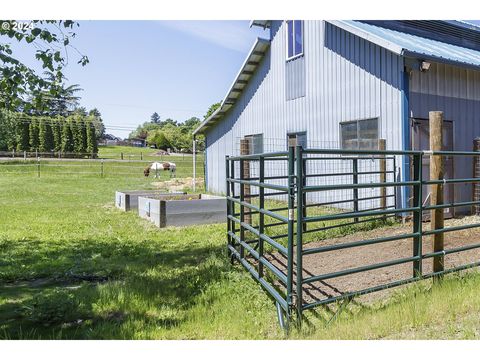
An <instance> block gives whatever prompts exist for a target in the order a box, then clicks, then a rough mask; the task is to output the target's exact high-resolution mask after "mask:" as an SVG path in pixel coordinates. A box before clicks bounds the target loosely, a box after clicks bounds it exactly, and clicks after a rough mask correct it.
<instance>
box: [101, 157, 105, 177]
mask: <svg viewBox="0 0 480 360" xmlns="http://www.w3.org/2000/svg"><path fill="white" fill-rule="evenodd" d="M100 169H101V173H100V176H101V177H102V178H103V176H104V168H103V159H102V160H101V161H100Z"/></svg>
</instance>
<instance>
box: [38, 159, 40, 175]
mask: <svg viewBox="0 0 480 360" xmlns="http://www.w3.org/2000/svg"><path fill="white" fill-rule="evenodd" d="M37 177H40V158H39V157H38V156H37Z"/></svg>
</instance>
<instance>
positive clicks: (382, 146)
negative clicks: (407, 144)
mask: <svg viewBox="0 0 480 360" xmlns="http://www.w3.org/2000/svg"><path fill="white" fill-rule="evenodd" d="M378 150H381V151H385V150H386V141H385V139H378ZM379 167H380V169H379V170H380V183H385V182H386V180H387V160H386V158H385V155H380V160H379ZM380 207H381V208H382V210H386V209H387V188H386V187H381V188H380ZM386 219H387V215H384V216H383V220H386Z"/></svg>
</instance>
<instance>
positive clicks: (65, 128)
mask: <svg viewBox="0 0 480 360" xmlns="http://www.w3.org/2000/svg"><path fill="white" fill-rule="evenodd" d="M5 116H7V117H8V120H9V121H5V123H4V124H0V125H6V126H7V127H9V128H10V129H9V131H8V133H9V134H5V135H7V136H8V139H7V140H8V141H6V142H5V146H4V147H7V149H5V150H10V151H11V150H16V151H39V152H51V151H55V152H58V151H61V152H62V153H75V154H81V153H89V154H96V153H97V152H98V141H97V134H96V128H95V125H96V122H98V119H97V118H96V117H95V116H83V115H72V116H69V117H66V118H65V117H60V116H57V117H54V118H53V117H36V116H25V115H24V114H15V113H10V114H5V113H4V114H3V117H4V118H5ZM0 117H2V114H0ZM0 123H1V121H0ZM4 130H5V128H4ZM0 135H1V134H0ZM0 137H1V136H0ZM0 143H1V141H0ZM0 145H1V144H0ZM0 150H1V149H0Z"/></svg>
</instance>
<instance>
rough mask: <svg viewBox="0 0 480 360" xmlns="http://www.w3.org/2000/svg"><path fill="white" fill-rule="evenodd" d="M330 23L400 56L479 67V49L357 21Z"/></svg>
mask: <svg viewBox="0 0 480 360" xmlns="http://www.w3.org/2000/svg"><path fill="white" fill-rule="evenodd" d="M329 22H330V23H332V24H333V25H335V26H338V27H340V28H343V29H344V30H346V31H348V32H351V33H354V34H355V35H357V36H360V37H362V38H364V39H366V40H368V41H371V42H373V43H376V44H377V45H379V46H382V47H385V48H387V49H389V50H390V51H393V52H394V53H397V54H399V55H403V56H411V57H417V58H422V59H425V60H427V59H429V60H434V61H438V62H445V63H454V64H458V65H464V66H469V67H480V51H478V50H473V49H469V48H465V47H461V46H458V45H453V44H449V43H446V42H441V41H437V40H432V39H428V38H425V37H421V36H417V35H413V34H409V33H405V32H401V31H397V30H392V29H387V28H383V27H380V26H376V25H372V24H366V23H363V22H360V21H353V20H341V21H329Z"/></svg>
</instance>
